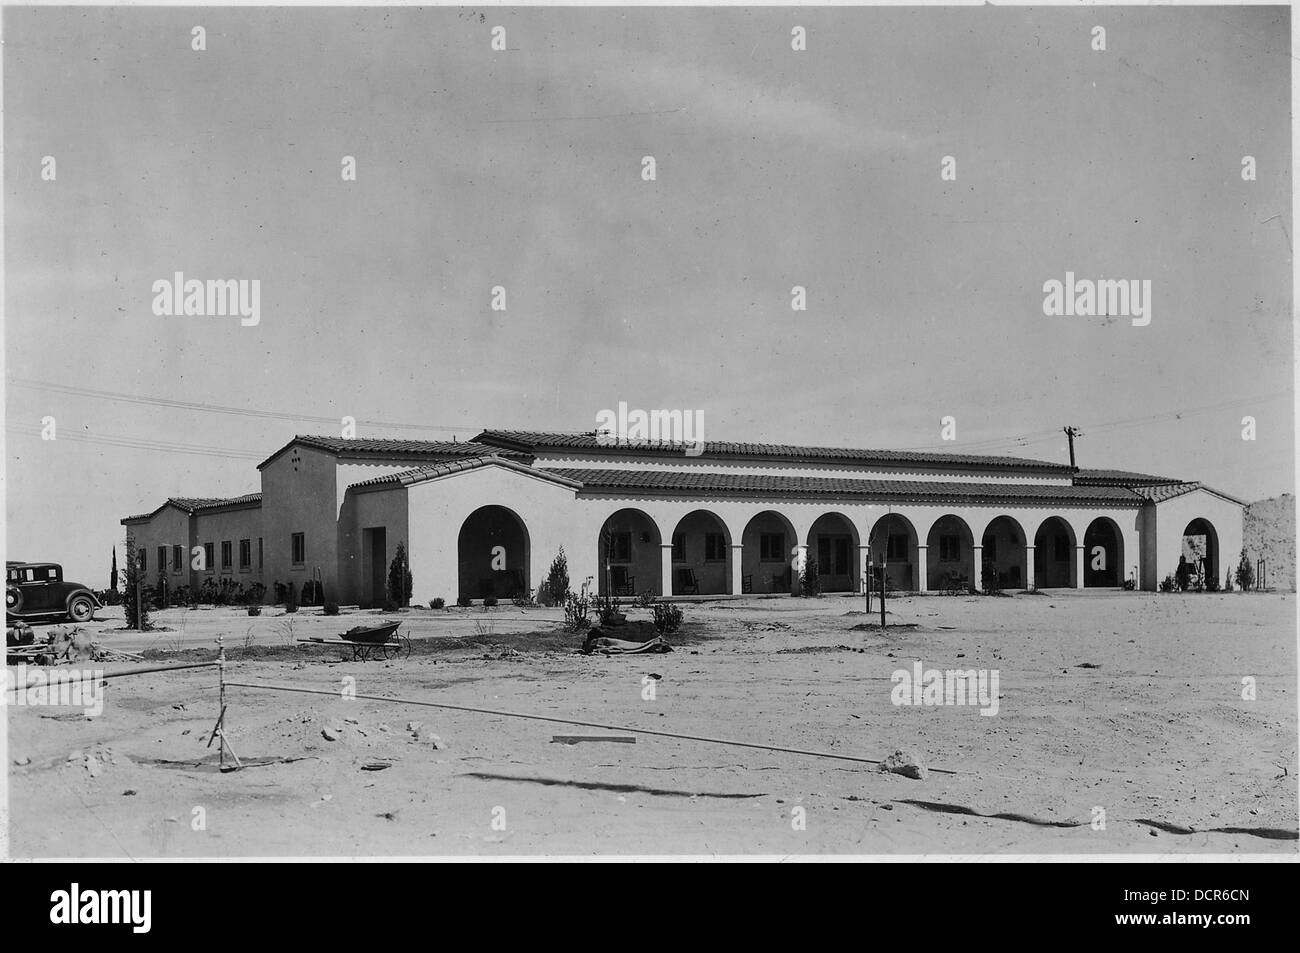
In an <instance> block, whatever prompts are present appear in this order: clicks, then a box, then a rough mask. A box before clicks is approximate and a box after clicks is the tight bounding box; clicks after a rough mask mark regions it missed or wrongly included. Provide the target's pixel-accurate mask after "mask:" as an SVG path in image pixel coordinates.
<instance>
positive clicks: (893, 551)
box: [885, 533, 907, 560]
mask: <svg viewBox="0 0 1300 953" xmlns="http://www.w3.org/2000/svg"><path fill="white" fill-rule="evenodd" d="M885 558H886V559H897V560H903V559H906V558H907V534H906V533H890V534H889V542H888V543H887V544H886V548H885Z"/></svg>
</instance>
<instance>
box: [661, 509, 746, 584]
mask: <svg viewBox="0 0 1300 953" xmlns="http://www.w3.org/2000/svg"><path fill="white" fill-rule="evenodd" d="M671 541H672V544H673V595H701V596H703V595H717V594H722V593H729V592H731V559H732V554H731V532H730V531H729V530H728V529H727V524H726V523H725V522H724V521H723V520H722V518H721V517H720V516H718V515H717V514H716V513H714V512H712V511H711V510H692V511H691V512H689V513H687V514H686V515H685V516H683V517H682V518H681V519H680V520H678V521H677V526H676V527H674V528H673V535H672V540H671Z"/></svg>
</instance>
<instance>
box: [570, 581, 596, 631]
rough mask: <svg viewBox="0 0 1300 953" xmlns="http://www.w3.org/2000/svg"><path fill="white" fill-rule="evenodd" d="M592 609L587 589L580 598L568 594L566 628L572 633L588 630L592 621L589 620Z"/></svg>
mask: <svg viewBox="0 0 1300 953" xmlns="http://www.w3.org/2000/svg"><path fill="white" fill-rule="evenodd" d="M590 608H591V600H590V599H588V598H587V590H586V589H585V588H584V589H583V591H582V595H580V596H575V595H574V594H573V593H571V592H570V593H566V594H565V597H564V627H565V628H566V629H568V630H569V631H570V632H581V631H582V630H583V629H586V628H587V627H588V626H590V625H591V620H590V619H588V618H587V613H588V610H589V609H590Z"/></svg>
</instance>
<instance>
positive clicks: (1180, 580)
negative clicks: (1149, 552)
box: [1174, 559, 1192, 592]
mask: <svg viewBox="0 0 1300 953" xmlns="http://www.w3.org/2000/svg"><path fill="white" fill-rule="evenodd" d="M1191 584H1192V565H1191V563H1189V562H1187V560H1185V559H1179V560H1178V568H1177V569H1176V570H1175V571H1174V585H1176V586H1177V587H1178V591H1179V592H1186V591H1187V590H1188V588H1189V587H1190V586H1191Z"/></svg>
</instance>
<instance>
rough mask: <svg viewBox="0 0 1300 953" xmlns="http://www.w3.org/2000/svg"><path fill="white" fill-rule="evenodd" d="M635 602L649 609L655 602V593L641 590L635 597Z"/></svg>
mask: <svg viewBox="0 0 1300 953" xmlns="http://www.w3.org/2000/svg"><path fill="white" fill-rule="evenodd" d="M636 604H637V605H638V606H640V607H641V608H642V609H649V608H650V607H651V606H653V605H654V604H655V594H654V593H653V592H643V593H641V595H639V596H637V597H636Z"/></svg>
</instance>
